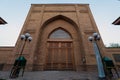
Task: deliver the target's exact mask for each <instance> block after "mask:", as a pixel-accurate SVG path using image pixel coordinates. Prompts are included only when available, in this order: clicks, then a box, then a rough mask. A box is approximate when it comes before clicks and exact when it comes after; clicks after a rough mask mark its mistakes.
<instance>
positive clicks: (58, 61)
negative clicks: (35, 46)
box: [45, 41, 74, 70]
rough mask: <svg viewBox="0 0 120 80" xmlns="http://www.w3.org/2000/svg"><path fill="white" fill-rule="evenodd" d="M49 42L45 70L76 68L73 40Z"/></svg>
mask: <svg viewBox="0 0 120 80" xmlns="http://www.w3.org/2000/svg"><path fill="white" fill-rule="evenodd" d="M47 44H48V45H47V49H48V51H47V55H46V63H45V70H74V57H73V45H72V42H69V41H68V42H67V41H50V42H48V43H47Z"/></svg>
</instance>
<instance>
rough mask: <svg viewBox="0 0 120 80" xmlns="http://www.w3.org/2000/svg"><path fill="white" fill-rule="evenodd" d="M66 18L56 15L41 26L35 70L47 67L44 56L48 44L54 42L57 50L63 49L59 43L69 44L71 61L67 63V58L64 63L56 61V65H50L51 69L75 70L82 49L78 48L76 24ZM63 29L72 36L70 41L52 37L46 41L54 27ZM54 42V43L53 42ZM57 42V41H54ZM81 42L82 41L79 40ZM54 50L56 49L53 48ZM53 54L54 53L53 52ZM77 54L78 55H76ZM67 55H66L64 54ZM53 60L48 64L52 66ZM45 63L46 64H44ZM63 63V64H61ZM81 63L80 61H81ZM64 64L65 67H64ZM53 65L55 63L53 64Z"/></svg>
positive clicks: (46, 53)
mask: <svg viewBox="0 0 120 80" xmlns="http://www.w3.org/2000/svg"><path fill="white" fill-rule="evenodd" d="M67 20H68V18H67V19H65V18H63V16H62V17H60V16H59V17H57V18H55V20H53V21H51V20H50V21H47V22H46V24H44V26H43V27H42V28H41V30H40V35H39V41H38V48H37V50H39V51H38V53H37V54H36V55H37V60H36V61H34V63H35V64H37V65H38V66H37V68H36V67H35V66H34V68H35V70H41V69H42V70H45V69H48V64H49V63H48V64H47V63H46V60H47V59H46V58H48V57H46V56H47V55H48V47H49V48H50V46H49V45H54V44H56V46H57V47H58V48H59V49H58V51H63V50H62V49H60V48H62V47H61V46H60V45H64V46H65V45H67V44H68V45H70V48H71V52H72V53H71V55H70V56H71V57H70V58H71V62H70V64H68V62H67V61H68V59H67V58H66V60H65V61H66V63H61V64H59V63H57V67H56V68H54V69H53V67H51V69H52V70H65V69H66V70H67V69H68V70H75V69H76V67H77V66H76V65H77V64H78V63H77V60H80V59H81V58H82V55H79V54H81V52H82V51H80V48H79V46H80V45H79V44H80V39H79V37H78V35H79V34H78V31H77V30H76V28H75V27H76V26H75V25H73V23H70V22H71V20H70V21H67ZM59 28H60V29H63V30H65V31H67V33H69V34H70V36H71V38H72V41H71V40H70V39H58V40H55V39H52V40H50V41H48V37H49V35H50V34H51V32H53V31H54V30H56V29H59ZM53 42H54V43H53ZM56 42H57V43H56ZM81 44H82V42H81ZM65 49H66V50H65V51H66V52H67V51H68V47H65ZM54 51H56V50H55V49H54ZM53 54H54V53H53ZM66 55H68V53H66ZM78 55H79V56H78ZM53 56H54V55H53ZM66 57H67V56H66ZM53 63H54V62H51V63H50V66H53V65H52V64H53ZM46 64H47V66H46ZM63 64H64V65H63ZM81 64H82V62H81ZM65 66H66V67H65ZM70 66H72V67H70ZM54 67H55V65H54ZM62 67H65V68H62Z"/></svg>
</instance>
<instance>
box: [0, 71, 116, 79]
mask: <svg viewBox="0 0 120 80" xmlns="http://www.w3.org/2000/svg"><path fill="white" fill-rule="evenodd" d="M9 74H10V71H8V72H5V71H0V78H1V79H7V80H99V79H98V76H97V75H98V74H97V72H83V71H82V72H75V71H35V72H25V73H24V76H23V77H21V74H20V75H19V78H16V79H9ZM113 80H116V79H113Z"/></svg>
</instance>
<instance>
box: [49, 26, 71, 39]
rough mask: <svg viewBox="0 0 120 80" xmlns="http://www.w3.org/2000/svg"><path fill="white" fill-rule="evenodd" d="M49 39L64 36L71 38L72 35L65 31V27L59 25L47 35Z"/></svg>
mask: <svg viewBox="0 0 120 80" xmlns="http://www.w3.org/2000/svg"><path fill="white" fill-rule="evenodd" d="M48 38H49V39H51V38H54V39H55V38H66V39H71V38H72V36H71V34H70V33H69V32H68V31H66V30H65V29H63V28H61V27H59V28H57V29H54V30H53V31H52V32H51V33H50V34H49V36H48Z"/></svg>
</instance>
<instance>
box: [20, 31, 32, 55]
mask: <svg viewBox="0 0 120 80" xmlns="http://www.w3.org/2000/svg"><path fill="white" fill-rule="evenodd" d="M20 38H21V40H22V41H23V40H24V42H23V45H22V49H21V51H20V56H21V55H22V53H23V50H24V47H25V44H26V42H27V40H28V41H29V42H31V41H32V37H31V35H30V34H29V33H25V34H23V35H21V37H20Z"/></svg>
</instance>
